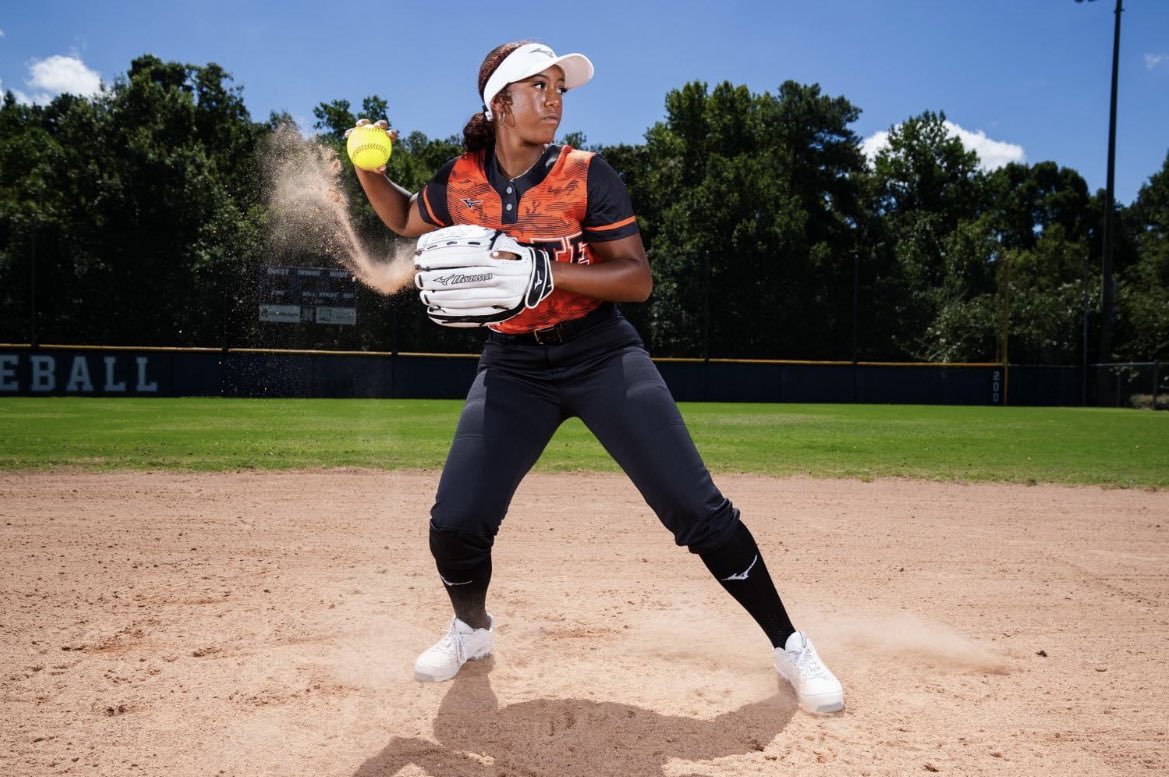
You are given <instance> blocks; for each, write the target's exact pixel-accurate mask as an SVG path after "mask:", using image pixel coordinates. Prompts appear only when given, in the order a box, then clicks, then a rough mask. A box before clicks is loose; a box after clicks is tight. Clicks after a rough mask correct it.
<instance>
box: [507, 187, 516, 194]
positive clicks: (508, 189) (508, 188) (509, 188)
mask: <svg viewBox="0 0 1169 777" xmlns="http://www.w3.org/2000/svg"><path fill="white" fill-rule="evenodd" d="M512 191H514V190H513V189H512V188H511V187H510V186H509V187H507V193H508V194H511V193H512Z"/></svg>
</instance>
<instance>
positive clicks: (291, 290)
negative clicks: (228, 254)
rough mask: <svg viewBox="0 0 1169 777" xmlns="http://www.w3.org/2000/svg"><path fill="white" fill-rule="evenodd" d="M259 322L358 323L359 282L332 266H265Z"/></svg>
mask: <svg viewBox="0 0 1169 777" xmlns="http://www.w3.org/2000/svg"><path fill="white" fill-rule="evenodd" d="M260 273H261V275H260V320H261V321H270V322H276V323H283V324H301V323H315V324H334V325H336V324H340V325H342V326H352V325H354V324H356V323H357V282H356V281H354V280H353V276H352V275H351V274H350V273H349V272H348V271H346V270H342V269H339V268H331V267H265V268H264V269H263V270H261V271H260Z"/></svg>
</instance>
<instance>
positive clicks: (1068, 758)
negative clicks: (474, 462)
mask: <svg viewBox="0 0 1169 777" xmlns="http://www.w3.org/2000/svg"><path fill="white" fill-rule="evenodd" d="M436 477H437V476H436V474H435V473H429V472H422V473H419V472H410V473H400V472H399V473H393V472H391V473H387V472H352V471H329V472H309V473H303V472H302V473H286V474H262V473H234V474H211V475H206V474H198V475H195V474H157V473H156V474H132V473H122V474H78V473H47V474H12V473H9V474H3V475H0V514H2V515H0V532H2V533H0V538H2V540H3V541H2V543H0V584H2V585H0V597H2V603H3V618H2V623H0V660H2V662H3V679H2V681H0V682H2V685H0V688H2V699H3V706H2V709H0V732H2V733H0V774H5V775H29V776H39V775H50V774H84V775H136V774H145V775H173V776H176V777H177V776H179V775H239V776H240V777H244V776H250V775H298V776H299V775H339V776H345V777H375V776H384V777H389V776H390V775H402V776H403V777H420V776H421V775H433V777H450V776H452V775H453V776H455V777H462V776H463V775H551V776H554V777H576V776H577V775H581V776H582V777H583V776H584V775H588V776H589V777H593V776H595V775H622V776H623V777H640V776H641V775H666V776H668V777H681V776H682V775H755V774H797V773H799V774H821V775H895V774H922V773H929V772H941V773H947V774H962V775H982V774H1028V775H1031V774H1093V775H1111V774H1116V775H1120V774H1133V773H1149V774H1154V773H1157V774H1164V773H1166V771H1167V770H1169V755H1167V753H1169V732H1167V725H1169V724H1167V721H1169V669H1167V666H1169V664H1167V654H1166V648H1165V646H1166V644H1167V643H1169V606H1167V604H1169V573H1167V569H1169V493H1167V492H1164V491H1160V492H1149V491H1122V490H1102V489H1096V488H1067V487H1052V486H1034V487H1027V486H997V485H961V484H952V483H923V482H911V481H902V480H879V481H875V482H870V483H863V482H857V481H835V480H833V481H822V480H811V479H773V478H764V477H751V476H724V477H721V478H719V479H718V480H719V483H720V485H721V486H722V488H723V490H724V491H725V492H726V493H727V494H728V496H730V497H731V498H732V499H733V500H734V501H735V502H736V504H737V505H738V506H739V507H740V508H742V510H743V514H744V518H745V520H746V521H747V522H748V524H749V525H750V526H751V528H752V530H753V532H754V533H755V536H756V537H757V539H758V540H759V544H760V545H761V546H762V547H763V549H764V551H765V553H766V554H767V559H768V563H769V565H770V567H771V571H772V574H773V576H774V577H775V578H776V579H777V581H778V582H779V585H780V591H781V593H782V594H783V596H784V599H785V601H786V602H787V604H788V606H789V608H790V609H791V611H792V614H793V617H794V618H795V620H796V623H797V625H800V626H801V627H804V628H805V629H806V630H808V631H809V632H810V633H811V634H812V635H813V637H814V638H815V639H816V642H817V646H818V647H819V648H820V653H821V655H822V656H824V658H825V660H826V661H827V663H828V665H829V666H831V667H832V668H833V669H834V670H835V671H836V673H837V674H838V675H839V676H840V677H841V679H842V680H843V682H844V685H845V693H846V701H847V704H848V707H847V710H846V711H845V712H844V713H842V714H840V715H837V716H833V717H822V718H818V717H814V716H810V715H807V714H805V713H802V712H798V711H796V710H795V709H794V707H793V700H792V696H791V694H790V692H789V691H788V689H787V688H786V687H785V686H782V685H781V684H780V683H779V681H778V680H777V678H776V676H775V674H774V672H773V670H772V669H771V667H770V663H769V661H770V654H769V650H768V646H767V644H766V642H765V640H764V639H763V637H762V635H761V634H760V633H759V632H758V631H757V629H756V627H755V626H754V624H753V623H751V622H750V621H749V619H748V618H747V616H746V615H745V614H744V613H742V612H741V611H740V610H739V609H738V606H737V605H735V604H734V602H733V601H731V599H730V598H729V597H727V596H726V595H725V594H724V593H723V592H722V590H721V589H720V588H719V587H718V585H717V583H715V582H714V581H713V580H712V579H711V578H710V577H709V576H708V574H707V572H706V570H705V568H704V567H703V566H702V564H701V563H700V562H699V561H698V560H697V559H696V558H694V557H691V556H690V555H689V554H688V553H686V552H685V551H684V550H681V549H679V548H676V547H674V545H673V543H672V541H671V539H670V537H669V535H668V534H667V533H666V532H665V530H664V529H662V528H661V527H660V526H659V525H658V524H657V522H656V519H654V518H653V517H652V515H651V514H650V513H649V512H648V510H647V509H646V508H645V506H644V504H643V503H642V501H641V499H640V497H639V496H638V494H637V493H636V491H635V490H634V489H633V487H632V486H631V485H629V483H628V482H627V481H626V480H625V479H624V478H623V477H620V476H616V475H585V474H571V475H533V476H531V477H529V478H528V479H527V480H526V481H525V482H524V484H523V486H522V487H521V490H520V493H519V495H518V496H517V499H516V502H515V504H514V506H513V510H512V514H511V515H510V516H509V517H508V519H507V521H505V523H504V529H503V532H502V533H501V536H500V540H499V542H498V544H497V546H496V554H495V568H496V576H495V584H494V586H493V596H492V599H491V606H490V609H491V610H492V611H493V612H494V613H495V615H496V616H497V619H498V622H499V624H500V625H499V633H498V635H497V640H496V655H495V657H494V658H492V659H488V660H486V661H483V662H479V663H476V664H471V665H468V668H467V669H466V670H464V672H463V673H462V674H461V675H460V677H459V678H458V679H457V680H456V681H454V682H452V683H445V684H438V685H422V684H418V683H416V682H414V680H413V679H412V676H411V669H412V664H413V660H414V657H415V655H416V653H417V652H418V651H419V650H420V649H422V648H424V647H426V646H428V645H429V644H430V643H431V642H433V641H434V640H435V639H436V638H437V637H438V636H439V633H440V632H441V631H442V630H443V629H444V627H445V623H446V620H447V619H448V617H449V616H448V614H447V613H448V605H447V603H446V598H445V594H444V593H443V591H442V590H441V588H440V587H439V585H438V584H437V581H436V579H435V574H434V572H433V569H432V566H431V561H430V557H429V554H428V552H427V549H426V522H425V516H426V511H427V509H428V508H429V505H430V498H431V495H432V492H433V489H434V485H435V482H436Z"/></svg>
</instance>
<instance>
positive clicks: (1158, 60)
mask: <svg viewBox="0 0 1169 777" xmlns="http://www.w3.org/2000/svg"><path fill="white" fill-rule="evenodd" d="M1167 62H1169V54H1152V53H1149V52H1146V53H1145V68H1146V69H1148V70H1152V69H1153V68H1155V67H1156V66H1157V65H1161V64H1165V63H1167Z"/></svg>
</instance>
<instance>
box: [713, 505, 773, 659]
mask: <svg viewBox="0 0 1169 777" xmlns="http://www.w3.org/2000/svg"><path fill="white" fill-rule="evenodd" d="M699 558H701V559H702V562H703V563H704V564H706V568H707V569H709V570H710V573H711V574H712V575H714V576H715V578H716V579H717V580H718V582H719V583H720V584H721V585H722V587H723V588H725V589H726V590H727V593H729V594H730V595H731V596H733V597H735V601H737V602H738V603H739V604H741V605H743V609H745V610H746V611H747V612H748V613H749V614H750V615H751V617H752V618H754V619H755V622H756V623H758V624H759V626H760V627H761V628H762V629H763V631H764V633H766V634H767V638H768V639H770V640H771V644H772V646H773V647H779V646H781V645H783V644H784V642H786V641H787V638H788V637H789V636H791V634H792V632H794V631H795V630H796V629H795V626H793V625H792V622H791V619H790V618H789V617H788V614H787V610H786V609H784V606H783V602H782V601H780V598H779V593H778V592H777V591H776V590H775V584H774V583H773V582H771V575H769V574H768V573H767V565H766V564H764V563H763V555H762V554H761V553H760V552H759V546H758V545H756V544H755V538H754V537H752V536H751V532H749V531H747V527H746V526H744V525H743V524H742V523H740V524H739V525H738V526H737V527H735V533H734V534H733V535H732V536H731V540H730V542H728V543H727V544H726V545H723V546H722V547H721V548H719V549H718V550H715V551H711V552H709V553H702V554H700V555H699Z"/></svg>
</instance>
